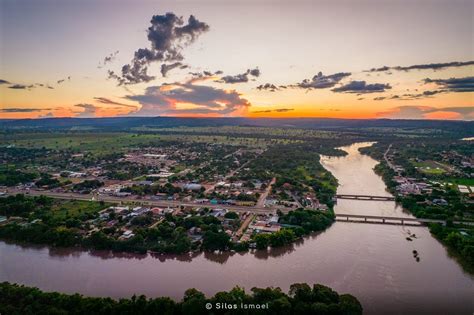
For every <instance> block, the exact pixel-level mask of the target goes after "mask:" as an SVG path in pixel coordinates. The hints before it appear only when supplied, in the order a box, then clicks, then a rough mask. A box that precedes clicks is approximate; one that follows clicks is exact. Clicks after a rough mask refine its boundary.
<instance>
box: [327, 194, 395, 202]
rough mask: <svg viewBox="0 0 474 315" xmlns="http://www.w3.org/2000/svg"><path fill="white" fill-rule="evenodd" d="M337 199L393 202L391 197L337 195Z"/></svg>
mask: <svg viewBox="0 0 474 315" xmlns="http://www.w3.org/2000/svg"><path fill="white" fill-rule="evenodd" d="M336 198H337V199H351V200H373V201H394V200H395V197H393V196H373V195H348V194H337V195H336Z"/></svg>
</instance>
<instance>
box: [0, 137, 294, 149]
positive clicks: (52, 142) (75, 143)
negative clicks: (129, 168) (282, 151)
mask: <svg viewBox="0 0 474 315" xmlns="http://www.w3.org/2000/svg"><path fill="white" fill-rule="evenodd" d="M170 141H176V142H181V143H191V142H196V143H219V144H227V145H236V146H237V145H238V146H247V147H257V148H261V147H266V146H268V145H270V144H275V143H289V142H295V141H292V140H287V139H265V138H253V137H251V135H249V136H248V137H245V136H243V137H228V136H223V135H218V134H217V135H212V136H211V135H192V134H189V135H188V134H179V133H177V134H164V135H160V134H133V133H82V132H81V133H64V134H50V133H34V134H18V135H15V136H5V137H3V138H2V139H1V140H0V145H2V146H7V145H14V146H16V147H23V148H47V149H55V150H65V149H68V150H72V151H73V152H91V153H94V154H108V153H113V152H124V151H126V150H127V148H130V147H137V146H151V145H153V146H159V145H160V144H162V145H164V144H165V143H166V142H170Z"/></svg>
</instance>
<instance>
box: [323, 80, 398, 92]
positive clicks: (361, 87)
mask: <svg viewBox="0 0 474 315" xmlns="http://www.w3.org/2000/svg"><path fill="white" fill-rule="evenodd" d="M391 88H392V87H391V86H390V84H384V83H371V84H367V82H365V81H351V82H349V83H347V84H345V85H342V86H340V87H337V88H334V89H332V90H331V91H333V92H338V93H357V94H366V93H377V92H385V90H387V89H391Z"/></svg>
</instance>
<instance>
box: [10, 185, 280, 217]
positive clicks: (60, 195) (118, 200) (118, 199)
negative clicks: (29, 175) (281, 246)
mask: <svg viewBox="0 0 474 315" xmlns="http://www.w3.org/2000/svg"><path fill="white" fill-rule="evenodd" d="M25 193H26V192H25V191H22V190H11V191H9V192H8V194H9V195H16V194H25ZM29 195H32V196H40V195H44V196H48V197H51V198H58V199H74V200H88V201H90V200H95V201H105V202H110V203H135V204H139V205H149V206H155V207H162V208H167V207H178V206H184V207H196V208H197V207H207V208H211V209H222V208H225V209H227V210H231V211H235V212H247V211H248V212H252V213H258V214H264V213H274V212H275V211H276V209H275V208H270V207H247V206H236V205H213V204H198V203H192V202H181V201H175V200H150V199H135V198H134V197H114V196H108V195H91V194H75V193H59V192H51V191H44V190H41V191H38V190H30V191H29ZM282 211H283V212H287V211H289V209H288V210H285V209H282Z"/></svg>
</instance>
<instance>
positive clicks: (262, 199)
mask: <svg viewBox="0 0 474 315" xmlns="http://www.w3.org/2000/svg"><path fill="white" fill-rule="evenodd" d="M275 182H276V178H275V177H273V178H272V180H271V181H270V183H269V184H268V186H267V188H266V189H265V191H264V192H263V193H262V194H261V195H260V197H259V198H258V201H257V207H260V208H261V207H263V206H264V204H265V200H267V197H268V194H269V193H270V191H272V186H273V184H275Z"/></svg>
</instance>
